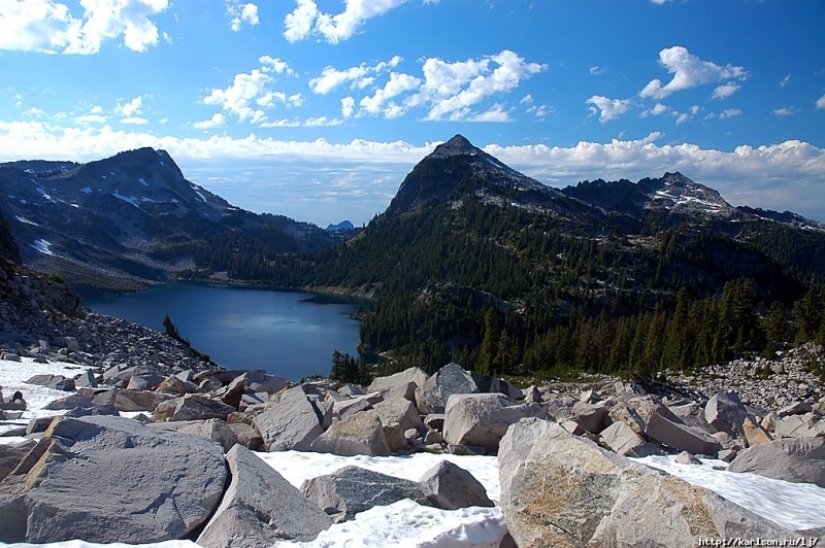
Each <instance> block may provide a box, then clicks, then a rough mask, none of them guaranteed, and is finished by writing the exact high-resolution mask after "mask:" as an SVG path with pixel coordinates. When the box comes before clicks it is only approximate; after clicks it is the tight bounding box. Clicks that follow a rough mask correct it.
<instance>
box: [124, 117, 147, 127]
mask: <svg viewBox="0 0 825 548" xmlns="http://www.w3.org/2000/svg"><path fill="white" fill-rule="evenodd" d="M120 123H121V124H128V125H133V126H145V125H146V124H148V123H149V120H147V119H146V118H143V117H142V116H128V117H126V118H122V119H121V120H120Z"/></svg>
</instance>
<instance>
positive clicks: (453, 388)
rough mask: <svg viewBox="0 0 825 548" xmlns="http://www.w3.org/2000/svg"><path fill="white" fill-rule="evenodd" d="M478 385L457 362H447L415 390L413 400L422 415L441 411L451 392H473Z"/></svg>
mask: <svg viewBox="0 0 825 548" xmlns="http://www.w3.org/2000/svg"><path fill="white" fill-rule="evenodd" d="M479 391H480V390H479V387H478V385H477V384H476V382H475V380H474V379H473V376H472V374H471V373H470V372H469V371H465V370H464V369H463V368H462V367H461V366H460V365H458V364H457V363H449V364H447V365H445V366H444V367H442V368H441V369H439V370H438V371H436V372H435V374H434V375H432V376H431V377H430V378H428V379H427V380H426V382H425V383H424V384H423V385H422V386H419V387H418V389H417V390H416V391H415V401H416V403H417V405H418V410H419V411H420V412H421V414H422V415H426V414H428V413H443V412H444V407H445V406H446V405H447V400H448V399H449V398H450V396H452V395H453V394H473V393H476V392H479Z"/></svg>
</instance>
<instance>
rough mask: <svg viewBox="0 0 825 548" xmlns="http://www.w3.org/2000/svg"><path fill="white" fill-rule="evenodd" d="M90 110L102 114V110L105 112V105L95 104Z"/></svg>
mask: <svg viewBox="0 0 825 548" xmlns="http://www.w3.org/2000/svg"><path fill="white" fill-rule="evenodd" d="M90 112H91V113H92V114H100V113H101V112H103V107H102V106H100V105H95V106H93V107H92V109H91V110H90Z"/></svg>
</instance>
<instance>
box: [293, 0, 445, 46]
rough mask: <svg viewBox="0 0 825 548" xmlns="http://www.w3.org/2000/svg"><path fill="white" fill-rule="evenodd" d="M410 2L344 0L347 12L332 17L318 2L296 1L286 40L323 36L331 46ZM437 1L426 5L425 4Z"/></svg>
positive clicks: (402, 0) (396, 0)
mask: <svg viewBox="0 0 825 548" xmlns="http://www.w3.org/2000/svg"><path fill="white" fill-rule="evenodd" d="M406 2H407V0H344V11H342V12H341V13H338V14H335V15H332V14H329V13H323V12H321V11H320V10H319V9H318V5H317V4H316V3H315V1H314V0H296V7H295V9H294V10H293V11H292V12H290V13H289V14H287V16H286V17H285V18H284V38H286V39H287V40H288V41H290V42H297V41H300V40H304V39H306V38H308V37H309V36H310V35H312V34H320V35H321V36H322V37H323V38H324V40H326V41H327V42H329V43H330V44H337V43H339V42H341V41H344V40H349V39H350V38H352V36H353V35H354V34H355V33H356V32H358V30H359V29H360V28H361V27H363V25H364V23H366V21H367V20H368V19H372V18H373V17H378V16H380V15H383V14H385V13H386V12H388V11H390V10H392V9H395V8H397V7H398V6H400V5H402V4H405V3H406ZM429 3H434V2H425V4H429Z"/></svg>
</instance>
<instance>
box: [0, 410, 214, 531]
mask: <svg viewBox="0 0 825 548" xmlns="http://www.w3.org/2000/svg"><path fill="white" fill-rule="evenodd" d="M45 438H46V439H44V440H43V442H41V443H40V444H38V447H35V449H32V452H34V451H36V450H37V451H38V453H37V454H35V455H33V457H32V458H31V459H29V464H28V465H25V464H24V463H25V459H24V463H21V465H20V466H18V469H17V470H16V471H15V472H14V473H15V474H18V475H17V478H20V479H21V480H22V481H23V485H24V487H23V488H22V490H20V489H18V487H15V484H14V482H13V481H10V479H11V478H7V479H6V480H4V482H3V483H1V484H0V498H3V497H8V496H10V495H11V496H12V497H15V496H16V497H17V500H21V501H22V502H23V503H24V505H25V508H26V512H25V515H24V516H23V519H22V524H23V525H22V527H23V528H24V529H25V540H26V541H28V542H31V543H50V542H60V541H68V540H71V539H82V540H85V541H88V542H98V543H111V542H126V543H134V544H143V543H152V542H161V541H164V540H170V539H179V538H182V537H184V536H185V535H187V534H188V533H189V532H191V531H192V530H193V529H195V528H196V527H197V526H198V525H200V524H201V523H203V522H204V521H205V520H206V519H207V517H208V516H209V515H210V514H211V513H212V511H213V510H214V509H215V507H216V506H217V505H218V502H219V501H220V497H221V494H222V493H223V489H224V482H225V480H226V466H225V463H224V458H223V450H222V449H221V447H220V446H218V445H217V444H215V443H212V442H209V441H206V440H202V439H199V438H197V437H194V436H182V435H179V434H176V433H167V432H159V431H154V430H150V429H148V428H146V427H145V426H143V425H141V424H140V423H138V422H136V421H134V420H131V419H126V418H121V417H111V416H96V417H83V418H79V419H72V418H58V419H55V420H54V421H53V422H52V425H51V426H50V427H49V429H48V430H47V431H46V434H45ZM39 455H42V456H39ZM31 461H34V462H31ZM114 486H117V489H115V488H114ZM15 493H16V495H15ZM7 519H11V518H10V516H8V515H3V516H0V522H3V521H6V520H7ZM16 540H20V539H9V538H0V541H2V542H9V541H11V542H14V541H16Z"/></svg>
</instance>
